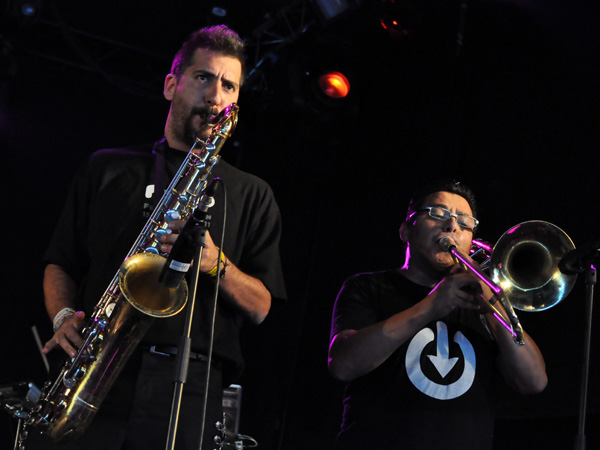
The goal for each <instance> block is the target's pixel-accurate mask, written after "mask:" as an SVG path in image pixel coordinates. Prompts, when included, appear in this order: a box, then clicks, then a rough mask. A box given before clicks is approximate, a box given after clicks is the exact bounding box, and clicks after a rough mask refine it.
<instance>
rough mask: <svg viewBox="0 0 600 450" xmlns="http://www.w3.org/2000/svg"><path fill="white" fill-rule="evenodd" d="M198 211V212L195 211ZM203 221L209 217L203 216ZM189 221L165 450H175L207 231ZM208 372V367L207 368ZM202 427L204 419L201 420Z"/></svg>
mask: <svg viewBox="0 0 600 450" xmlns="http://www.w3.org/2000/svg"><path fill="white" fill-rule="evenodd" d="M196 211H198V210H196ZM204 217H205V219H206V218H207V217H209V216H206V213H205V214H204ZM189 220H197V223H196V228H195V230H194V233H193V237H194V238H193V243H194V247H195V248H194V259H193V260H194V262H195V264H193V270H192V277H191V280H190V290H189V294H188V306H187V308H186V317H185V324H184V329H183V335H182V336H181V340H180V342H179V348H178V350H177V362H176V366H175V367H176V368H175V377H174V378H175V379H174V382H175V386H174V390H173V401H172V404H171V416H170V418H169V434H168V435H167V446H166V449H167V450H173V449H174V448H175V437H176V435H177V425H178V423H179V415H180V411H181V400H182V396H183V386H184V385H185V383H186V381H187V373H188V366H189V361H190V349H191V343H192V339H191V333H192V321H193V316H194V310H195V303H196V289H197V286H198V278H199V275H200V263H199V262H200V260H201V259H202V251H203V250H204V246H205V245H206V231H207V229H208V226H207V223H206V221H205V220H204V221H202V220H198V219H197V218H195V212H194V214H192V217H190V219H189ZM208 370H209V371H210V366H209V367H208ZM202 422H203V425H202V426H203V427H204V418H203V419H202Z"/></svg>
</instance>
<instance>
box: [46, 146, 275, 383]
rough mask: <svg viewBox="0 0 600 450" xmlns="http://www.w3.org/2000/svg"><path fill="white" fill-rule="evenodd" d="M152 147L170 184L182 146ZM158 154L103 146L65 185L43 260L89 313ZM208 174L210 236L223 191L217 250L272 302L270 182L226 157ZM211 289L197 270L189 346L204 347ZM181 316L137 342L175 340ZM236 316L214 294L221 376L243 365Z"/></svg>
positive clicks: (136, 227) (122, 250) (132, 224)
mask: <svg viewBox="0 0 600 450" xmlns="http://www.w3.org/2000/svg"><path fill="white" fill-rule="evenodd" d="M156 151H158V152H162V154H163V155H164V173H162V174H161V175H160V176H159V177H158V179H159V180H160V179H165V180H166V182H165V183H164V184H165V185H168V183H169V182H170V180H171V178H172V177H173V176H174V174H175V173H176V172H177V170H178V169H179V167H180V165H181V164H182V162H183V160H184V159H185V157H186V153H185V152H181V151H177V150H173V149H170V148H167V147H166V146H164V145H162V146H157V150H156ZM156 160H157V158H156V157H155V155H154V154H153V152H152V146H143V147H139V148H129V149H110V150H101V151H98V152H96V153H94V154H93V155H92V156H91V157H90V158H89V160H88V161H87V163H86V164H85V165H84V166H83V167H82V168H81V169H80V170H79V171H78V173H77V175H76V177H75V180H74V182H73V185H72V186H71V190H70V192H69V195H68V198H67V201H66V205H65V208H64V210H63V212H62V215H61V217H60V220H59V223H58V226H57V228H56V231H55V233H54V236H53V238H52V240H51V242H50V245H49V248H48V250H47V252H46V255H45V261H46V262H47V263H53V264H57V265H59V266H61V267H63V268H64V270H65V271H66V272H67V273H68V274H69V275H70V276H71V277H72V278H73V279H74V280H75V281H76V282H77V284H78V287H79V292H78V307H79V308H82V309H83V310H84V311H85V312H86V314H87V315H88V316H89V315H90V314H91V313H92V311H93V309H94V306H95V305H96V304H97V303H98V301H99V300H100V298H101V297H102V295H103V293H104V291H105V290H106V288H107V287H108V285H109V284H110V282H111V280H112V279H113V277H114V276H115V274H116V273H117V271H118V269H119V267H120V265H121V263H122V262H123V260H124V259H125V256H126V255H127V254H128V252H129V251H130V249H131V247H132V245H133V244H134V242H135V240H136V239H137V237H138V236H139V235H140V234H141V232H142V229H143V227H144V225H145V224H146V222H147V219H148V217H149V216H150V214H151V212H152V208H153V205H152V203H153V193H154V184H155V180H156V179H157V175H156V170H155V166H156V164H155V161H156ZM159 161H160V159H159ZM159 167H161V165H160V164H159ZM159 173H160V170H159ZM213 177H219V178H221V180H222V181H223V183H222V185H223V187H221V188H220V189H218V190H217V193H216V195H215V201H216V203H215V206H213V207H212V208H211V209H210V210H209V214H210V215H211V225H210V234H211V237H212V239H213V241H214V242H215V244H216V245H220V239H221V232H222V229H223V221H224V217H223V212H224V204H225V193H226V196H227V215H226V219H225V220H226V222H225V223H226V225H225V238H224V239H225V240H224V242H223V244H222V247H223V251H224V253H225V255H226V256H227V258H228V259H229V260H230V261H232V262H233V263H234V264H235V265H236V266H238V267H239V268H240V270H242V271H243V272H245V273H247V274H248V275H251V276H254V277H256V278H258V279H260V280H261V281H262V282H263V283H264V284H265V286H266V287H267V289H268V290H269V291H270V293H271V295H272V298H273V301H274V302H275V303H277V301H278V300H281V299H284V298H285V297H286V293H285V287H284V284H283V275H282V269H281V262H280V257H279V239H280V234H281V218H280V213H279V208H278V206H277V204H276V202H275V198H274V196H273V193H272V191H271V189H270V187H269V186H268V185H267V183H265V182H264V181H263V180H261V179H259V178H257V177H255V176H253V175H251V174H248V173H245V172H243V171H241V170H238V169H236V168H235V167H233V166H231V165H229V164H228V163H227V162H226V161H224V160H221V161H220V162H219V163H217V165H216V166H215V167H214V168H213V170H212V173H211V176H210V178H209V179H212V178H213ZM158 198H160V196H158ZM213 292H214V280H213V279H211V278H209V277H202V279H201V280H200V282H199V286H198V293H197V296H196V309H195V316H194V319H193V330H192V349H193V350H194V351H198V352H206V350H207V345H208V331H209V330H210V321H209V319H210V314H211V308H210V304H211V302H210V301H208V300H209V299H210V298H211V296H212V294H213ZM184 320H185V312H181V313H179V314H178V315H176V316H174V317H171V318H166V319H163V318H161V319H156V320H155V321H154V323H153V325H152V327H151V328H150V330H149V332H148V333H147V334H146V336H145V337H144V340H143V342H145V343H147V344H152V345H157V344H169V345H177V344H178V343H179V340H180V336H181V335H182V334H183V324H184ZM241 322H242V318H241V316H240V315H239V314H237V313H236V311H234V310H233V309H232V308H231V307H230V306H229V305H227V303H226V302H225V300H222V299H219V301H218V311H217V317H216V326H215V328H216V334H215V340H214V357H215V358H216V359H219V360H221V361H222V362H223V363H224V364H225V374H226V380H227V381H231V380H232V379H233V378H234V377H235V376H236V375H237V374H238V373H239V372H240V371H241V369H242V366H243V360H242V357H241V351H240V344H239V328H240V325H241Z"/></svg>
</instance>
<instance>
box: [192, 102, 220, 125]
mask: <svg viewBox="0 0 600 450" xmlns="http://www.w3.org/2000/svg"><path fill="white" fill-rule="evenodd" d="M192 114H193V115H198V116H200V118H201V119H202V121H203V122H206V123H207V124H209V123H210V122H212V119H213V118H214V117H215V116H216V115H217V114H219V110H218V109H217V108H216V106H201V107H197V108H194V109H193V110H192Z"/></svg>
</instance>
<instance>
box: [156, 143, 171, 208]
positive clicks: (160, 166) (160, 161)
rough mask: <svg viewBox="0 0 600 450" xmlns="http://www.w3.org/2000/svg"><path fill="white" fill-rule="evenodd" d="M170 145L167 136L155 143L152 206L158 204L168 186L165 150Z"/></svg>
mask: <svg viewBox="0 0 600 450" xmlns="http://www.w3.org/2000/svg"><path fill="white" fill-rule="evenodd" d="M168 146H169V143H168V142H167V139H166V138H164V137H163V138H162V139H161V140H160V141H157V142H156V143H155V144H154V148H153V149H152V154H153V155H154V193H153V194H152V208H154V206H156V205H158V203H159V202H160V199H161V198H162V196H163V193H164V191H165V186H166V180H165V167H166V162H165V150H166V148H167V147H168Z"/></svg>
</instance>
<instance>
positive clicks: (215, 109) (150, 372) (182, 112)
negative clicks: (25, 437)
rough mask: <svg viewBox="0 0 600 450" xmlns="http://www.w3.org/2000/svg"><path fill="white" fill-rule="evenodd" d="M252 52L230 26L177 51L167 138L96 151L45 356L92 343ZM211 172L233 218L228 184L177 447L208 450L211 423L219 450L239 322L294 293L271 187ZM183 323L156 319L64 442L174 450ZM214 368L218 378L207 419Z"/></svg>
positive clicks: (49, 282)
mask: <svg viewBox="0 0 600 450" xmlns="http://www.w3.org/2000/svg"><path fill="white" fill-rule="evenodd" d="M243 53H244V43H243V41H242V40H241V39H240V37H239V36H238V35H237V33H235V32H234V31H233V30H231V29H229V28H228V27H226V26H224V25H221V26H214V27H209V28H203V29H201V30H199V31H197V32H196V33H194V34H192V35H191V37H190V38H189V39H188V40H187V41H186V42H185V43H184V44H183V45H182V47H181V48H180V50H179V51H178V52H177V54H176V56H175V58H174V60H173V64H172V68H171V72H170V73H169V74H168V75H167V76H166V78H165V82H164V91H163V94H164V97H165V98H166V99H167V100H168V101H169V102H170V109H169V112H168V115H167V119H166V124H165V128H164V137H163V138H162V139H161V140H159V141H158V142H157V143H156V144H155V145H154V146H140V147H136V148H120V149H110V150H101V151H99V152H96V153H94V154H93V155H92V156H91V157H90V158H89V160H88V161H87V162H86V164H85V165H84V166H83V167H82V168H81V169H80V170H79V172H78V173H77V174H76V176H75V180H74V182H73V185H72V187H71V190H70V192H69V194H68V197H67V200H66V205H65V207H64V210H63V212H62V215H61V217H60V219H59V223H58V226H57V228H56V231H55V233H54V235H53V237H52V239H51V242H50V245H49V248H48V250H47V253H46V256H45V260H46V263H47V266H46V269H45V273H44V283H43V286H44V296H45V305H46V309H47V312H48V315H49V317H50V320H52V321H53V325H54V335H53V336H52V338H51V339H50V340H49V341H48V342H47V343H46V344H45V346H44V349H43V351H44V352H45V353H48V352H50V351H64V352H66V353H67V355H69V356H70V357H73V356H75V354H76V352H77V349H78V348H79V347H81V345H82V343H83V342H82V337H81V330H82V328H83V327H84V326H85V323H86V318H88V317H89V316H90V314H91V313H92V311H93V309H94V306H95V304H96V302H97V301H98V299H99V298H100V297H101V296H102V292H103V291H104V289H105V287H106V286H107V285H108V283H109V282H110V280H111V278H112V277H113V275H114V273H115V271H116V270H117V269H118V268H119V266H120V264H121V262H122V261H123V258H124V256H125V255H126V254H127V251H128V250H129V248H130V247H131V244H132V242H134V241H135V238H136V236H137V235H138V234H139V231H140V230H141V229H142V227H143V226H144V224H145V222H146V219H147V218H148V216H149V214H150V212H151V211H152V209H153V207H154V206H156V204H157V200H158V199H160V197H161V196H162V192H163V190H164V188H165V187H166V186H167V185H168V183H169V181H170V180H171V178H172V177H173V175H174V174H175V172H176V171H177V169H178V168H179V167H180V165H181V163H182V162H183V160H184V158H185V156H186V155H187V153H188V151H189V150H190V148H191V147H192V146H193V144H194V142H195V140H196V138H206V137H208V136H209V135H210V133H211V129H212V124H211V123H210V120H209V119H210V118H211V117H213V116H215V115H217V114H218V113H220V112H221V111H222V110H224V109H225V108H226V107H227V106H228V105H230V104H232V103H236V102H237V101H238V96H239V92H240V88H241V86H242V83H243V80H244V69H245V67H244V54H243ZM212 174H213V175H212V176H214V177H219V178H221V179H222V180H223V183H224V184H225V186H226V192H227V208H226V209H227V211H226V215H227V222H226V224H224V221H223V219H222V217H223V213H224V206H223V195H224V194H223V190H219V191H218V192H217V193H216V195H215V199H216V204H215V206H214V207H213V209H212V210H211V215H212V218H213V220H212V223H211V228H210V231H209V232H208V233H207V236H206V244H205V247H204V250H203V253H202V258H201V261H200V262H199V270H200V272H201V273H202V274H203V277H202V279H201V280H200V281H199V286H198V290H197V295H196V310H195V313H196V314H195V316H194V320H193V329H192V333H191V342H192V344H191V353H190V362H189V369H188V376H187V382H186V384H185V389H184V391H183V403H182V407H181V408H182V409H181V415H180V418H179V422H180V425H179V428H178V431H177V440H176V443H177V447H176V448H177V449H192V448H194V449H197V448H198V443H199V441H200V429H201V425H202V423H203V422H204V423H205V426H204V429H205V433H204V437H203V439H202V441H203V447H202V448H203V449H212V448H214V442H213V436H214V435H215V434H216V433H215V428H214V424H215V422H216V421H218V420H221V419H222V391H223V388H225V387H227V386H228V385H229V384H231V383H232V382H234V381H235V379H236V378H237V377H238V376H239V374H240V372H241V371H242V368H243V359H242V355H241V349H240V342H239V331H240V325H241V323H242V321H244V320H246V321H249V322H250V323H253V324H259V323H261V322H262V321H263V320H264V319H265V317H266V316H267V314H268V313H269V310H270V308H271V306H272V305H273V304H275V303H277V302H281V301H283V300H284V299H285V297H286V292H285V286H284V284H283V276H282V269H281V263H280V256H279V239H280V233H281V218H280V212H279V208H278V206H277V203H276V201H275V198H274V195H273V192H272V191H271V188H270V187H269V186H268V185H267V183H266V182H264V181H263V180H261V179H259V178H257V177H255V176H253V175H251V174H248V173H245V172H242V171H241V170H238V169H236V168H235V167H233V166H231V165H229V164H228V163H227V162H226V161H223V160H222V161H220V162H219V163H218V164H217V165H216V166H215V167H214V169H213V171H212ZM157 193H158V194H159V195H157ZM183 226H184V222H183V221H177V220H175V221H172V222H170V223H169V230H170V233H168V234H165V235H164V236H163V237H162V238H161V242H160V243H161V247H160V250H161V251H163V252H166V253H168V252H169V251H170V250H171V249H172V246H173V245H174V243H175V241H176V239H177V236H178V233H179V231H180V230H181V229H182V228H183ZM223 228H225V230H224V231H225V233H224V236H225V237H224V241H223V243H222V248H223V257H222V258H219V248H218V247H217V245H216V244H215V241H217V239H216V238H215V236H221V231H222V229H223ZM217 243H219V241H217ZM219 245H221V244H219ZM218 268H220V273H221V277H220V280H219V301H218V310H217V313H216V324H215V337H214V343H215V344H214V350H213V353H212V364H211V367H208V363H207V360H208V354H207V352H208V348H209V337H210V336H209V334H208V332H209V330H210V325H211V324H210V323H207V322H208V318H209V317H210V311H209V302H206V301H203V300H205V299H206V298H210V295H211V292H212V287H213V285H214V281H215V280H214V276H215V273H216V272H217V269H218ZM183 325H184V313H181V314H179V315H176V316H174V317H172V318H167V319H160V320H156V321H155V322H154V323H153V325H152V326H151V328H150V330H149V331H148V333H147V334H146V335H145V337H144V338H143V341H142V343H141V344H140V345H139V346H138V348H137V349H136V351H135V352H134V353H133V356H132V357H131V359H130V360H129V361H128V363H127V365H126V366H125V368H124V370H123V372H122V373H121V375H120V376H119V378H118V379H117V381H116V383H115V385H114V386H113V388H112V389H111V391H110V392H109V393H108V396H107V398H106V399H105V401H104V403H103V404H102V407H101V408H100V410H99V412H98V413H97V415H96V417H95V419H94V420H93V422H92V423H91V425H90V426H89V427H88V429H87V430H86V431H85V433H84V434H83V436H82V437H81V438H80V439H78V440H77V441H75V442H72V443H69V444H60V445H57V446H56V448H74V449H76V448H84V447H85V448H86V449H115V450H118V449H138V448H139V449H144V450H147V449H162V448H165V442H166V439H167V430H168V425H169V415H170V411H171V399H172V396H173V384H172V381H173V370H174V364H175V361H176V357H175V356H176V354H177V352H178V348H177V345H178V343H179V340H180V337H181V335H182V334H183ZM208 372H210V381H211V383H210V386H209V394H208V406H207V411H206V415H205V416H203V412H202V399H203V395H204V390H205V389H204V382H205V380H206V375H207V373H208ZM38 441H39V443H38ZM36 445H37V446H38V447H36ZM28 447H29V448H55V447H54V446H53V444H50V443H48V442H43V441H40V440H39V439H37V438H30V439H29V442H28Z"/></svg>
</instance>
